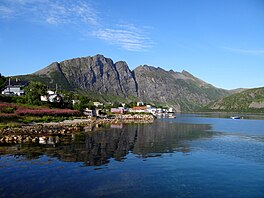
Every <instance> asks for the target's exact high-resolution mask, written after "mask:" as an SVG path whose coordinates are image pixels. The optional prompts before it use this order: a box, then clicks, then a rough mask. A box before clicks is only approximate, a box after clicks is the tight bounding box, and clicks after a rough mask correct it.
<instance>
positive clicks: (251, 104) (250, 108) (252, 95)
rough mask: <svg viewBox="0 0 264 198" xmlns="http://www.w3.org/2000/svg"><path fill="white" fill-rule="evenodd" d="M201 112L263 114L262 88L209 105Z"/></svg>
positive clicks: (263, 89) (246, 91)
mask: <svg viewBox="0 0 264 198" xmlns="http://www.w3.org/2000/svg"><path fill="white" fill-rule="evenodd" d="M202 110H203V111H225V112H252V113H253V112H254V113H264V87H262V88H255V89H248V90H245V91H242V92H240V93H236V94H233V95H231V96H228V97H225V98H223V99H221V100H218V101H216V102H213V103H210V104H209V105H207V106H206V107H204V108H203V109H202Z"/></svg>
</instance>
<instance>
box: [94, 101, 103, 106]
mask: <svg viewBox="0 0 264 198" xmlns="http://www.w3.org/2000/svg"><path fill="white" fill-rule="evenodd" d="M93 105H94V106H96V107H98V106H103V105H104V104H103V103H101V102H93Z"/></svg>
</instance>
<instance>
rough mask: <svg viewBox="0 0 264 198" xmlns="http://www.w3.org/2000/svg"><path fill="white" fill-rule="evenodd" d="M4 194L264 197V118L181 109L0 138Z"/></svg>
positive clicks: (0, 187) (0, 185)
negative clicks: (64, 131) (147, 119)
mask: <svg viewBox="0 0 264 198" xmlns="http://www.w3.org/2000/svg"><path fill="white" fill-rule="evenodd" d="M0 178H1V179H0V197H264V120H263V119H262V118H260V116H256V117H248V119H247V118H246V119H240V120H232V119H230V118H227V117H224V116H215V115H214V116H210V115H209V116H208V115H194V114H189V115H187V114H182V115H178V116H177V118H176V119H157V120H155V122H154V123H153V124H131V125H112V126H111V127H103V128H100V129H97V130H95V131H88V130H86V129H85V130H84V131H81V132H80V133H79V134H75V135H69V136H61V137H50V138H49V142H46V144H43V143H42V144H40V143H34V144H20V145H12V144H1V145H0Z"/></svg>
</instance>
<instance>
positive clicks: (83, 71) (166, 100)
mask: <svg viewBox="0 0 264 198" xmlns="http://www.w3.org/2000/svg"><path fill="white" fill-rule="evenodd" d="M19 77H20V78H22V79H28V80H34V81H41V82H44V83H45V84H47V85H49V86H50V87H55V84H58V85H59V87H61V88H62V89H65V90H73V91H79V92H82V93H87V94H90V95H93V96H96V97H97V98H99V99H102V100H104V101H107V100H112V101H113V100H119V101H120V100H123V101H132V100H143V101H145V102H152V103H155V104H156V105H159V104H160V105H169V106H173V107H174V109H175V110H176V111H193V110H195V109H197V108H200V107H202V106H204V105H206V104H209V103H210V102H212V101H213V100H216V99H219V98H222V97H224V96H227V95H229V94H230V93H231V92H230V91H228V90H224V89H219V88H216V87H214V86H212V85H210V84H208V83H206V82H204V81H202V80H200V79H199V78H196V77H194V76H193V75H192V74H190V73H189V72H187V71H182V72H175V71H172V70H170V71H166V70H164V69H162V68H159V67H158V68H156V67H153V66H148V65H144V66H139V67H137V68H136V69H134V70H133V71H131V70H130V69H129V67H128V65H127V63H126V62H124V61H118V62H116V63H114V62H113V61H112V60H111V59H110V58H106V57H104V56H103V55H95V56H88V57H82V58H74V59H70V60H65V61H62V62H60V63H58V62H54V63H52V64H50V65H49V66H47V67H45V68H43V69H41V70H39V71H37V72H35V73H33V74H31V75H24V76H19Z"/></svg>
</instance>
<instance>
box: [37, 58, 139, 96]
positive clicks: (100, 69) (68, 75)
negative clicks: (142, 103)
mask: <svg viewBox="0 0 264 198" xmlns="http://www.w3.org/2000/svg"><path fill="white" fill-rule="evenodd" d="M34 74H35V75H46V76H47V75H48V76H49V77H50V78H51V79H52V78H53V77H54V76H57V77H59V76H60V77H61V79H64V80H66V81H67V82H68V84H69V85H70V87H71V88H73V89H77V88H78V89H82V90H84V91H93V92H98V93H103V94H112V95H117V96H121V97H124V98H127V97H128V96H131V95H132V96H137V83H136V81H135V79H134V76H133V73H132V72H131V70H130V69H129V68H128V65H127V64H126V62H124V61H119V62H117V63H113V61H112V60H111V59H109V58H105V57H104V56H102V55H96V56H93V57H90V56H88V57H84V58H75V59H71V60H65V61H62V62H60V63H57V62H56V63H52V64H51V65H49V66H48V67H46V68H44V69H42V70H40V71H37V72H36V73H34ZM55 74H56V75H55ZM53 79H54V78H53ZM62 85H63V86H64V84H62Z"/></svg>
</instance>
